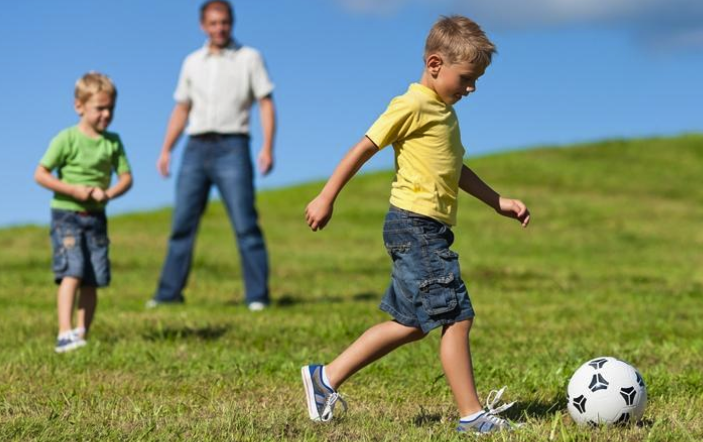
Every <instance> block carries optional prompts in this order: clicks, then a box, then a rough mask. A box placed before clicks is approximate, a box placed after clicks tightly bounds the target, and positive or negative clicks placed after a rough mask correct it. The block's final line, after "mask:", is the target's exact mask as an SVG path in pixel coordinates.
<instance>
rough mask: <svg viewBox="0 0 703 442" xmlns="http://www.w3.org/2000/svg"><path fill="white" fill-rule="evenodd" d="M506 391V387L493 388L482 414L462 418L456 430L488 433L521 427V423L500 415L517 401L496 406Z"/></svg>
mask: <svg viewBox="0 0 703 442" xmlns="http://www.w3.org/2000/svg"><path fill="white" fill-rule="evenodd" d="M504 391H505V387H503V388H501V389H500V390H497V391H496V390H492V391H491V392H490V393H489V394H488V398H487V399H486V403H487V405H486V409H485V410H484V411H483V412H481V414H479V415H478V416H476V417H475V418H473V419H471V420H464V419H460V420H459V426H458V427H456V431H458V432H460V433H463V432H467V433H477V434H486V433H493V432H497V431H511V430H514V429H516V428H519V427H520V426H521V425H520V424H513V423H510V422H509V421H507V420H506V419H503V418H501V417H498V413H501V412H503V411H505V410H507V409H508V408H510V407H512V406H513V404H515V402H511V403H509V404H504V405H501V406H500V407H498V408H494V407H495V405H496V404H497V403H498V401H499V400H500V397H501V396H502V395H503V392H504ZM491 396H493V397H491Z"/></svg>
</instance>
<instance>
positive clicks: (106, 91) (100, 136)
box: [34, 72, 132, 353]
mask: <svg viewBox="0 0 703 442" xmlns="http://www.w3.org/2000/svg"><path fill="white" fill-rule="evenodd" d="M116 99H117V90H116V89H115V86H114V84H113V83H112V81H111V80H110V79H109V78H108V77H106V76H105V75H102V74H99V73H96V72H90V73H88V74H86V75H84V76H83V77H81V78H80V79H79V80H78V82H77V83H76V89H75V103H74V106H75V110H76V113H77V114H78V115H79V117H80V120H79V122H78V125H76V126H73V127H70V128H67V129H64V130H62V131H61V132H59V134H58V135H56V137H54V139H53V140H52V141H51V144H50V145H49V149H48V150H47V151H46V153H45V154H44V156H43V157H42V159H41V161H40V162H39V166H38V167H37V170H36V172H35V173H34V179H35V180H36V181H37V183H39V184H40V185H42V186H43V187H46V188H47V189H49V190H53V191H54V198H53V199H52V200H51V243H52V246H53V263H52V265H53V271H54V281H55V282H56V283H57V284H59V289H58V295H57V304H58V319H59V333H58V338H57V341H56V347H55V351H56V352H57V353H64V352H67V351H71V350H75V349H77V348H80V347H82V346H84V345H85V344H86V340H85V339H86V336H87V333H88V330H89V329H90V325H91V323H92V321H93V317H94V315H95V309H96V307H97V288H98V287H106V286H108V285H109V283H110V260H109V257H108V244H109V239H108V236H107V218H106V216H105V206H106V205H107V202H108V201H109V200H111V199H113V198H116V197H118V196H120V195H122V194H123V193H125V192H127V190H129V188H130V187H131V186H132V173H131V171H130V166H129V162H128V161H127V156H126V155H125V151H124V147H123V145H122V141H121V140H120V137H119V136H118V135H117V134H115V133H110V132H107V131H106V129H107V127H108V126H109V125H110V122H111V121H112V117H113V112H114V109H115V100H116ZM53 170H56V171H57V174H58V177H56V176H54V175H53V174H52V171H53ZM113 171H115V173H116V174H117V176H118V179H117V183H116V184H115V185H114V186H112V187H110V182H111V178H112V172H113ZM79 288H80V297H79V299H78V314H77V321H76V328H73V325H72V322H73V321H72V319H73V305H74V298H75V294H76V291H78V289H79Z"/></svg>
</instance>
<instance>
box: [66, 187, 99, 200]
mask: <svg viewBox="0 0 703 442" xmlns="http://www.w3.org/2000/svg"><path fill="white" fill-rule="evenodd" d="M94 191H95V187H88V186H80V185H76V186H73V189H72V190H71V196H72V197H73V198H74V199H76V200H78V201H88V200H89V199H90V195H91V194H92V193H93V192H94Z"/></svg>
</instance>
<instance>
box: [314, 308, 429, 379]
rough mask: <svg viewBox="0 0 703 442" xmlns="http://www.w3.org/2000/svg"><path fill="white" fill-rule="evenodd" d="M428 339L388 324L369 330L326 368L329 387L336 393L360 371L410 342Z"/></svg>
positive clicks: (421, 333) (417, 330) (420, 333)
mask: <svg viewBox="0 0 703 442" xmlns="http://www.w3.org/2000/svg"><path fill="white" fill-rule="evenodd" d="M425 336H426V334H425V333H423V331H422V329H420V328H415V327H407V326H405V325H401V324H398V323H397V322H395V321H386V322H382V323H380V324H378V325H375V326H373V327H371V328H370V329H368V330H366V331H365V332H364V334H363V335H361V336H360V337H359V339H357V340H356V341H354V343H353V344H352V345H350V346H349V347H348V348H347V349H346V350H344V352H342V354H340V355H339V356H337V358H335V360H334V361H332V362H331V363H329V364H328V365H326V366H325V374H326V375H327V378H328V379H329V381H330V384H331V385H330V386H331V387H332V388H334V389H335V390H336V389H337V388H339V386H340V385H342V383H343V382H344V381H346V380H347V379H348V378H349V377H350V376H352V375H353V374H354V373H356V372H357V371H359V370H361V369H362V368H364V367H366V366H367V365H369V364H370V363H372V362H373V361H375V360H377V359H379V358H381V357H382V356H384V355H386V354H388V353H390V352H391V351H393V350H395V349H396V348H398V347H400V346H401V345H403V344H407V343H409V342H413V341H417V340H420V339H422V338H424V337H425Z"/></svg>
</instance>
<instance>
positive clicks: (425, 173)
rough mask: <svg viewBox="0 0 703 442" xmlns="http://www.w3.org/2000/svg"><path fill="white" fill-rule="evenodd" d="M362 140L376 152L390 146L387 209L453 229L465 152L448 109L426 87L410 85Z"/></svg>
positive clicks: (452, 113) (450, 110)
mask: <svg viewBox="0 0 703 442" xmlns="http://www.w3.org/2000/svg"><path fill="white" fill-rule="evenodd" d="M366 136H367V137H368V138H369V139H370V140H371V141H373V143H374V144H375V145H376V146H377V147H378V148H379V149H382V148H384V147H385V146H388V145H389V144H392V145H393V150H394V151H395V169H396V175H395V180H394V181H393V185H392V188H391V200H390V202H391V204H393V205H394V206H396V207H398V208H401V209H404V210H408V211H411V212H415V213H419V214H421V215H425V216H429V217H430V218H434V219H436V220H438V221H441V222H443V223H445V224H449V225H451V226H453V225H455V224H456V212H457V194H458V193H459V178H460V176H461V168H462V166H463V158H464V152H465V150H464V146H463V145H462V144H461V135H460V133H459V121H458V120H457V117H456V113H455V112H454V108H452V106H449V105H447V104H445V103H444V102H443V101H442V100H441V99H440V98H439V96H438V95H437V94H436V93H435V92H434V91H433V90H431V89H429V88H428V87H426V86H423V85H421V84H419V83H413V84H411V85H410V87H409V88H408V91H407V92H406V93H405V94H404V95H400V96H398V97H395V98H394V99H393V100H392V101H391V103H390V104H389V105H388V109H386V111H385V112H384V113H383V115H381V116H380V117H379V118H378V120H376V122H375V123H374V124H373V125H372V126H371V128H370V129H369V130H368V131H367V132H366Z"/></svg>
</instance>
